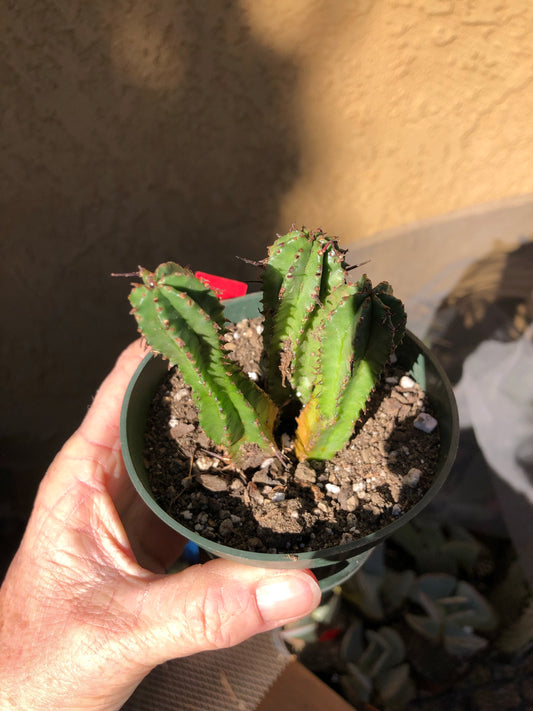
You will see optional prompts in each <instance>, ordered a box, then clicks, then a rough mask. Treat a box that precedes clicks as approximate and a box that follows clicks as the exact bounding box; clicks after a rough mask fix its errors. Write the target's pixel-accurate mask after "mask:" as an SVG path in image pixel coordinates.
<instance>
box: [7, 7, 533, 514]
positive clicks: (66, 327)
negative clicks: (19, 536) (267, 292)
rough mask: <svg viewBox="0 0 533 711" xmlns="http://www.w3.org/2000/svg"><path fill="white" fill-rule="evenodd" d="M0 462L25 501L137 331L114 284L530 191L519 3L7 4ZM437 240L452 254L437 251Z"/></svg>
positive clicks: (220, 268)
mask: <svg viewBox="0 0 533 711" xmlns="http://www.w3.org/2000/svg"><path fill="white" fill-rule="evenodd" d="M0 23H1V26H2V32H1V33H0V107H1V124H0V142H1V146H0V149H1V152H0V155H1V170H0V229H1V236H0V249H1V255H0V270H1V271H2V274H1V279H2V288H3V294H4V298H7V300H8V303H9V308H4V309H2V311H1V316H0V318H1V320H2V323H1V330H2V333H1V338H0V369H1V372H2V381H3V393H2V410H1V416H0V439H1V441H0V452H1V456H2V461H1V466H2V467H3V468H4V470H6V471H7V472H8V474H10V475H11V476H9V477H7V478H6V480H7V481H9V482H11V483H10V485H11V486H12V487H13V499H14V500H19V499H20V500H22V501H23V503H24V506H27V505H28V502H29V501H30V500H31V497H32V496H33V485H31V486H28V481H33V482H35V480H36V479H37V478H38V477H40V475H41V472H42V469H43V467H44V465H45V464H46V462H47V460H48V458H49V456H51V454H52V453H53V452H54V451H55V449H56V448H57V446H58V445H59V443H60V442H61V441H62V440H63V439H64V437H65V436H66V435H67V434H68V433H69V432H70V431H71V430H72V427H73V426H75V424H77V422H78V421H79V418H80V417H81V415H82V414H83V412H84V411H85V408H86V404H87V403H88V402H89V401H90V397H91V395H92V393H93V391H94V389H95V387H96V385H97V383H98V382H99V380H100V379H101V377H102V376H103V375H104V373H105V372H106V371H107V369H108V368H109V366H110V364H111V363H112V361H113V360H114V358H115V356H116V354H117V353H118V351H119V350H120V348H121V347H122V346H123V345H125V344H126V343H127V342H128V341H129V340H131V339H132V338H133V337H134V335H135V329H134V326H133V320H132V319H131V318H130V317H129V316H128V307H127V303H126V295H127V291H128V284H127V281H119V280H113V279H111V278H110V277H109V274H110V272H112V271H129V270H132V269H135V268H136V266H137V265H138V264H143V265H145V266H147V267H153V266H155V265H156V264H158V263H159V262H160V261H163V260H164V259H175V260H177V261H181V262H183V263H186V264H191V265H192V266H194V267H197V268H203V269H205V270H207V271H215V272H218V273H222V274H227V275H229V276H235V277H241V278H254V276H255V272H254V271H253V270H252V269H251V267H249V266H247V265H246V264H244V263H242V262H237V261H236V260H235V255H243V256H248V257H251V258H260V257H262V256H263V255H264V250H265V247H266V245H267V244H268V243H269V242H270V240H271V239H272V236H273V235H274V233H275V232H276V231H280V232H281V231H284V230H286V229H287V228H288V227H289V226H290V224H291V223H292V222H293V221H294V222H296V223H297V224H306V225H307V226H309V227H314V226H322V227H323V228H324V229H326V230H327V231H329V232H333V233H336V234H339V235H341V237H342V238H343V239H344V241H345V243H350V242H351V241H353V240H360V239H362V238H363V237H367V236H368V235H371V234H372V233H374V232H375V231H378V230H383V229H386V228H391V227H395V226H398V225H402V224H406V223H409V222H411V221H412V220H415V219H419V218H427V217H431V216H433V215H438V214H441V213H446V212H448V211H450V210H453V209H455V208H459V207H465V206H469V205H472V204H474V203H480V202H485V201H490V200H493V199H497V198H502V197H505V196H510V195H518V194H522V193H526V192H530V191H531V192H533V163H532V152H533V149H532V145H533V141H532V139H533V120H532V119H531V117H532V116H533V79H532V68H533V49H532V47H533V44H532V42H531V37H532V36H533V32H532V30H533V4H532V3H531V2H530V0H499V1H496V0H479V1H477V2H474V1H473V0H470V1H468V0H456V1H455V2H452V0H374V1H371V0H314V1H313V0H290V2H289V1H287V2H285V1H284V0H277V1H276V2H274V1H268V0H241V1H240V2H239V1H238V0H217V1H216V2H215V1H214V0H213V1H210V2H196V3H195V2H192V3H185V2H183V1H182V0H158V2H150V1H149V0H148V1H147V0H113V1H111V2H110V1H109V0H92V1H91V2H87V1H86V0H17V2H11V3H6V2H4V3H1V8H0ZM444 248H445V246H444Z"/></svg>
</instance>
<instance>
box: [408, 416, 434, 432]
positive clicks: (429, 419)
mask: <svg viewBox="0 0 533 711" xmlns="http://www.w3.org/2000/svg"><path fill="white" fill-rule="evenodd" d="M413 424H414V426H415V427H416V429H417V430H420V431H421V432H425V433H426V434H430V433H431V432H433V430H434V429H435V428H436V426H437V425H438V422H437V420H436V419H435V418H434V417H433V416H432V415H430V414H429V413H427V412H421V413H420V414H419V415H418V417H417V418H416V420H415V421H414V423H413Z"/></svg>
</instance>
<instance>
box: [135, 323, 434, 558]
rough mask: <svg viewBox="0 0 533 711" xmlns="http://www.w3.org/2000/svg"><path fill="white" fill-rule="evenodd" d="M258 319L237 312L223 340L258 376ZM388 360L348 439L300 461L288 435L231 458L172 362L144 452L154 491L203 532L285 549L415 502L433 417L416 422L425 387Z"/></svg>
mask: <svg viewBox="0 0 533 711" xmlns="http://www.w3.org/2000/svg"><path fill="white" fill-rule="evenodd" d="M261 331H262V325H261V320H260V319H254V320H253V321H249V320H244V321H241V322H240V323H239V324H237V326H236V327H235V329H234V330H233V331H232V332H231V333H229V334H228V337H227V343H226V348H227V350H228V351H229V352H230V353H231V354H232V356H233V357H234V358H235V359H236V360H237V361H238V362H239V363H240V364H241V365H242V366H243V369H244V370H245V372H247V373H249V374H251V377H252V378H254V379H256V380H258V381H259V382H260V379H261V373H260V365H259V361H260V353H261ZM403 376H404V373H403V372H402V371H400V370H399V369H397V368H395V366H394V365H391V366H389V367H388V368H387V370H386V372H385V373H384V374H383V377H382V379H381V381H380V383H379V386H378V387H377V388H376V390H375V392H374V394H373V395H372V397H371V399H370V400H369V403H368V406H367V411H366V414H365V416H364V417H363V418H362V420H361V421H360V422H359V423H358V425H357V426H356V430H355V432H354V435H353V437H352V439H351V440H350V441H349V442H348V444H347V445H346V447H345V448H344V449H343V450H342V451H341V452H339V453H338V454H337V455H336V456H335V457H334V458H333V459H332V460H330V461H327V462H317V461H315V462H305V463H298V461H297V460H296V458H295V456H294V455H293V453H292V450H291V443H290V439H289V438H288V437H286V436H285V437H284V438H283V441H284V443H285V447H284V449H283V452H284V455H285V456H284V457H283V463H282V461H281V459H278V458H275V457H272V458H268V459H265V460H264V461H263V462H262V463H261V465H260V466H259V467H258V468H256V469H249V470H246V471H241V470H238V469H235V468H234V467H232V466H229V465H227V463H226V461H225V460H224V452H223V451H222V450H221V449H220V448H219V447H217V446H216V445H215V444H214V443H213V442H212V441H211V440H210V439H209V438H208V437H207V436H206V434H205V433H204V432H203V430H202V429H201V427H200V426H199V423H198V412H197V409H196V406H195V405H194V402H193V400H192V397H191V392H190V388H189V387H188V386H187V385H186V384H185V383H184V381H183V379H182V377H181V374H180V373H179V371H177V370H176V369H173V370H171V371H170V372H169V376H168V378H167V379H166V380H165V382H164V383H163V384H162V386H161V387H160V389H159V391H158V392H157V394H156V396H155V398H154V401H153V403H152V408H151V412H150V416H149V421H148V425H147V431H146V443H145V460H146V466H147V470H148V474H149V479H150V484H151V487H152V490H153V492H154V495H155V497H156V499H157V501H158V502H159V504H160V505H161V506H162V508H163V509H164V510H165V511H166V512H167V513H169V514H170V515H171V516H172V517H173V518H175V519H176V520H177V521H179V522H180V523H182V524H183V525H184V526H186V527H187V528H189V529H192V530H194V531H196V532H197V533H199V534H200V535H202V536H204V537H206V538H208V539H210V540H216V541H218V542H221V543H223V544H225V545H228V546H231V547H233V548H238V549H241V550H247V551H254V552H262V553H286V552H288V553H290V552H302V551H306V550H319V549H323V548H327V547H331V546H337V545H340V544H342V543H348V542H350V541H352V540H355V539H357V538H360V537H363V536H365V535H367V534H369V533H371V532H372V531H374V530H377V529H380V528H382V527H383V526H385V525H386V524H388V523H390V522H392V521H394V520H395V519H397V518H398V517H399V516H401V515H402V514H403V513H405V512H406V511H407V510H408V509H409V508H411V507H412V506H413V505H414V504H415V503H416V502H417V501H419V500H420V498H421V497H422V496H423V495H424V494H425V492H426V491H427V490H428V488H429V487H430V485H431V483H432V480H433V475H434V472H435V466H436V461H437V459H438V449H439V434H438V427H437V428H436V429H435V430H434V431H433V432H431V433H426V432H423V431H421V430H420V429H417V428H416V427H414V422H415V420H416V418H417V417H418V416H419V414H420V413H430V408H429V405H428V403H427V402H426V398H425V395H424V393H423V392H422V391H421V390H420V388H419V387H418V385H417V384H416V383H414V382H413V381H411V382H409V381H405V380H402V377H403Z"/></svg>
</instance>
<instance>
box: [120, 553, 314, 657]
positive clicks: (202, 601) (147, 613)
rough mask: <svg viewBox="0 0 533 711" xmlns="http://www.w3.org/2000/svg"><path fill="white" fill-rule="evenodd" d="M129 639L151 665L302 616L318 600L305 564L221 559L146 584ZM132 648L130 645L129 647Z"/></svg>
mask: <svg viewBox="0 0 533 711" xmlns="http://www.w3.org/2000/svg"><path fill="white" fill-rule="evenodd" d="M141 594H142V596H143V603H142V604H143V606H142V612H141V614H140V615H139V617H138V618H137V622H138V625H139V626H138V627H137V629H136V631H135V634H134V639H132V640H131V644H132V645H135V646H136V647H137V648H139V652H142V656H141V657H140V658H141V659H143V661H144V662H146V663H147V664H148V665H149V667H150V668H151V667H153V666H155V665H157V664H160V663H162V662H163V661H166V660H168V659H173V658H175V657H182V656H186V655H189V654H194V653H196V652H201V651H207V650H212V649H220V648H223V647H230V646H232V645H234V644H238V643H239V642H242V641H244V640H245V639H248V638H249V637H251V636H253V635H255V634H259V633H260V632H265V631H267V630H270V629H274V628H275V627H279V626H281V625H283V624H285V623H287V622H289V621H291V620H295V619H298V618H300V617H304V616H305V615H307V614H309V613H310V612H312V611H313V610H314V609H315V607H317V605H318V604H319V603H320V598H321V592H320V588H319V586H318V583H317V582H316V579H315V577H314V576H313V575H312V574H311V573H310V572H309V571H306V570H265V569H263V568H256V567H252V566H249V565H243V564H239V563H234V562H232V561H228V560H223V559H218V560H213V561H210V562H209V563H205V564H204V565H195V566H192V567H190V568H188V569H186V570H185V571H182V572H180V573H176V574H175V575H169V576H165V577H159V578H158V579H156V580H153V581H151V582H149V583H147V584H146V590H144V591H142V592H141ZM130 648H131V647H130Z"/></svg>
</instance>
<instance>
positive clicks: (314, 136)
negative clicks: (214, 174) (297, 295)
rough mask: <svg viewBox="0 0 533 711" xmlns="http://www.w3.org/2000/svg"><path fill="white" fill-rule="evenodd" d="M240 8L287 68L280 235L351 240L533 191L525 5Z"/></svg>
mask: <svg viewBox="0 0 533 711" xmlns="http://www.w3.org/2000/svg"><path fill="white" fill-rule="evenodd" d="M290 5H291V10H290V12H289V11H287V12H282V13H280V12H279V6H280V3H279V2H275V1H273V2H260V3H254V2H253V0H251V1H250V2H247V3H246V14H247V15H248V16H249V17H250V21H251V25H252V27H253V28H254V31H255V32H256V33H257V34H258V36H260V37H261V39H262V40H263V41H265V42H268V44H269V46H272V47H275V48H276V50H277V51H278V52H279V53H280V54H282V55H285V56H288V57H290V58H291V59H292V61H293V62H294V64H295V66H296V67H297V68H298V70H299V71H298V74H297V77H298V79H297V82H296V92H295V95H294V97H293V104H292V108H293V111H294V113H295V121H296V122H297V125H298V133H297V145H298V149H299V153H300V165H299V167H300V170H299V174H298V179H297V180H296V181H295V182H294V183H293V184H292V187H291V189H290V190H288V191H286V192H285V193H284V195H283V200H282V204H281V215H282V217H283V219H284V221H285V222H286V221H288V220H290V219H294V218H295V217H296V218H297V219H298V220H304V221H306V222H307V223H309V224H313V225H314V224H324V225H326V226H327V227H328V229H331V230H333V231H337V232H338V233H340V234H341V235H345V236H346V237H347V238H349V239H358V238H359V237H361V236H363V235H369V234H372V233H374V232H376V231H378V230H382V229H385V228H388V227H394V226H397V225H402V224H406V223H409V222H411V221H412V220H415V219H421V218H427V217H431V216H433V215H438V214H443V213H446V212H448V211H450V210H455V209H457V208H461V207H464V206H468V205H472V204H476V203H482V202H486V201H491V200H494V199H497V198H501V197H502V196H508V195H515V194H520V193H525V192H530V191H531V190H532V189H533V121H532V119H531V117H532V116H533V44H532V42H531V38H532V36H533V4H532V3H531V2H529V0H464V1H462V0H455V1H454V0H378V1H377V2H374V1H373V0H355V1H354V2H333V3H328V2H324V1H322V2H308V1H307V0H296V1H295V2H292V3H290Z"/></svg>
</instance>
